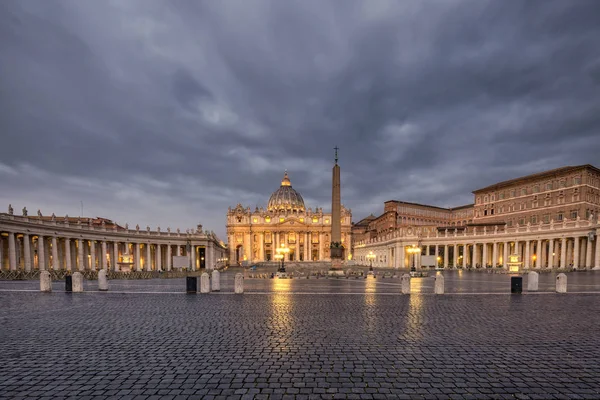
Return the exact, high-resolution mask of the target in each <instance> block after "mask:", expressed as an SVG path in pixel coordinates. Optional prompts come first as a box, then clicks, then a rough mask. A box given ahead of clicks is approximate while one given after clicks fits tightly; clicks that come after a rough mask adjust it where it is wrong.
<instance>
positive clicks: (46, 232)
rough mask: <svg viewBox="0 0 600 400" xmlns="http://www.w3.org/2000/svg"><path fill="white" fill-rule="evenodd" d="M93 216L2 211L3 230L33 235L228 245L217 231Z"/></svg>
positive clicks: (118, 240)
mask: <svg viewBox="0 0 600 400" xmlns="http://www.w3.org/2000/svg"><path fill="white" fill-rule="evenodd" d="M90 221H91V220H90V219H80V220H79V221H78V223H77V224H71V223H64V222H60V221H59V220H58V219H57V220H52V221H47V220H43V219H41V218H39V217H35V216H31V217H30V216H18V215H11V214H5V213H2V214H0V232H11V233H26V234H29V235H42V236H48V237H52V236H57V237H67V238H72V239H86V240H98V241H108V242H131V243H147V242H152V243H153V244H165V245H168V244H181V245H185V244H187V241H188V240H189V241H190V242H191V244H192V245H206V244H207V243H209V242H212V243H213V244H214V245H216V246H217V247H221V248H223V249H225V246H224V245H223V243H222V242H221V241H220V240H219V239H218V238H217V236H216V235H215V234H214V233H213V232H209V231H204V232H202V231H200V230H187V231H186V232H185V233H182V232H181V231H180V230H179V229H177V231H176V232H171V231H170V229H168V230H167V232H161V231H160V228H158V229H157V230H155V231H152V230H150V227H147V228H146V230H145V231H144V230H140V229H139V226H137V227H136V229H135V230H133V229H128V228H125V229H124V228H120V227H119V228H117V225H114V228H108V227H105V226H100V227H98V226H94V225H92V224H91V222H90Z"/></svg>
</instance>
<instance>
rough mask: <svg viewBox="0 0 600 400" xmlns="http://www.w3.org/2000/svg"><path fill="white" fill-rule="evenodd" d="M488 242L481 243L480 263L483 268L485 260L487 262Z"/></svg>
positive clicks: (485, 263) (485, 264)
mask: <svg viewBox="0 0 600 400" xmlns="http://www.w3.org/2000/svg"><path fill="white" fill-rule="evenodd" d="M487 248H488V244H487V243H485V242H484V243H483V251H482V260H481V265H482V266H483V268H485V267H486V266H487V262H488V257H487V251H488V249H487Z"/></svg>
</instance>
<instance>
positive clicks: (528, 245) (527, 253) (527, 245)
mask: <svg viewBox="0 0 600 400" xmlns="http://www.w3.org/2000/svg"><path fill="white" fill-rule="evenodd" d="M530 252H531V242H530V241H529V240H527V241H525V263H524V264H523V266H524V267H525V269H529V259H530V258H531V255H530V254H531V253H530Z"/></svg>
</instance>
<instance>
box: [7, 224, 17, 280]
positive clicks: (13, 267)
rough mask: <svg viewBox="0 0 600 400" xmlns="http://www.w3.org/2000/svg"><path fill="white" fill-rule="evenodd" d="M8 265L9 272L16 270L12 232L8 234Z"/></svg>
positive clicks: (15, 247) (15, 252) (15, 248)
mask: <svg viewBox="0 0 600 400" xmlns="http://www.w3.org/2000/svg"><path fill="white" fill-rule="evenodd" d="M8 264H9V268H10V270H11V271H16V270H17V246H16V244H15V234H14V233H13V232H8Z"/></svg>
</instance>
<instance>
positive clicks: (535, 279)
mask: <svg viewBox="0 0 600 400" xmlns="http://www.w3.org/2000/svg"><path fill="white" fill-rule="evenodd" d="M539 278H540V274H538V273H537V272H535V271H531V272H530V273H528V274H527V291H528V292H537V290H538V286H539Z"/></svg>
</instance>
